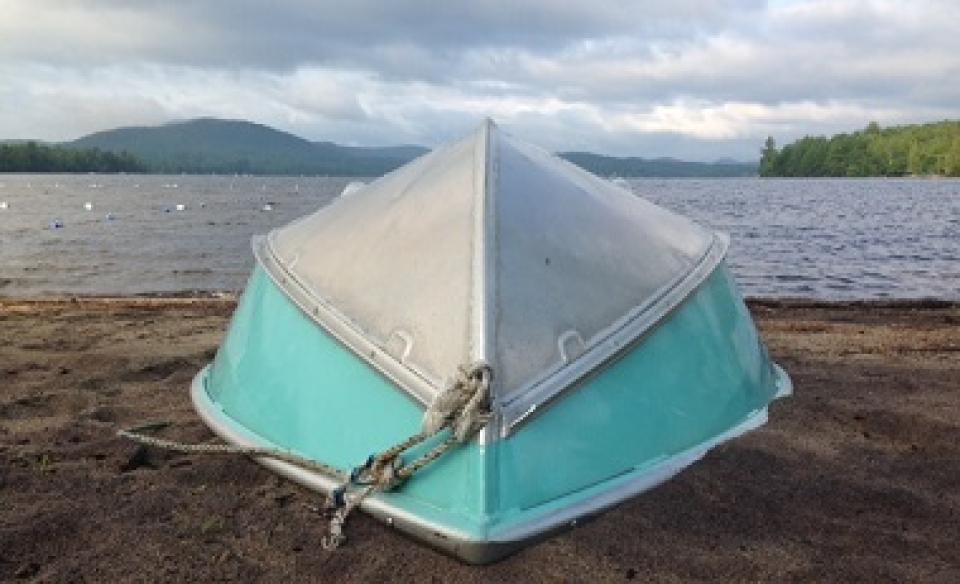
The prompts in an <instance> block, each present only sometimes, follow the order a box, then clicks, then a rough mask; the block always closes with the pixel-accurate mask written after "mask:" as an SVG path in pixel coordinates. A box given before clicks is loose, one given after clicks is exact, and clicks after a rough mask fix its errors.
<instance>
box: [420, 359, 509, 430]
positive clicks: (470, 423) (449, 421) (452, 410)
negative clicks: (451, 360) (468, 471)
mask: <svg viewBox="0 0 960 584" xmlns="http://www.w3.org/2000/svg"><path fill="white" fill-rule="evenodd" d="M492 378H493V370H492V369H491V367H490V365H489V364H487V363H485V362H483V361H479V362H477V363H474V364H472V365H468V366H465V365H461V366H460V367H459V368H458V370H457V376H456V377H455V378H454V379H453V380H452V381H450V382H448V383H447V387H446V388H445V389H444V390H443V391H441V392H440V393H439V394H437V396H436V397H435V398H434V400H433V403H431V404H430V407H428V408H427V411H426V412H424V414H423V422H422V432H423V433H424V434H426V435H428V436H432V435H433V434H436V433H437V432H439V431H440V430H442V429H444V428H447V427H449V428H451V429H452V430H453V434H454V435H455V436H456V437H457V442H466V440H467V439H468V438H470V437H472V436H473V435H474V434H475V433H476V432H477V431H478V430H479V429H480V428H481V427H482V426H483V424H484V423H485V422H486V417H485V415H486V413H487V407H488V404H487V401H488V397H489V396H488V395H487V394H488V391H489V388H490V381H491V380H492Z"/></svg>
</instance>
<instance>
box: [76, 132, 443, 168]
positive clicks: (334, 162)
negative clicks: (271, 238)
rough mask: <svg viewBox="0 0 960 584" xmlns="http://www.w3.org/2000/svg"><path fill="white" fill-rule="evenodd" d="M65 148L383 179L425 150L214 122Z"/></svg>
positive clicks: (102, 137) (194, 164) (101, 135)
mask: <svg viewBox="0 0 960 584" xmlns="http://www.w3.org/2000/svg"><path fill="white" fill-rule="evenodd" d="M67 145H68V146H71V147H75V148H91V147H93V148H99V149H101V150H111V151H115V152H121V151H122V152H129V153H131V154H133V155H134V156H136V157H138V158H140V159H141V160H143V161H144V162H145V163H146V165H147V166H148V167H149V169H150V171H151V172H163V173H180V172H186V173H210V172H213V173H249V174H288V175H289V174H327V175H338V176H377V175H381V174H384V173H386V172H388V171H390V170H393V169H394V168H397V167H398V166H401V165H402V164H405V163H406V162H408V161H410V160H412V159H413V158H416V157H417V156H419V155H421V154H423V153H424V152H426V151H427V149H426V148H422V147H420V146H394V147H386V148H359V147H350V146H341V145H339V144H334V143H332V142H311V141H309V140H305V139H303V138H300V137H299V136H294V135H293V134H290V133H287V132H282V131H280V130H277V129H274V128H271V127H268V126H264V125H262V124H255V123H252V122H247V121H243V120H220V119H215V118H200V119H196V120H189V121H184V122H171V123H168V124H163V125H161V126H154V127H129V128H117V129H115V130H106V131H103V132H97V133H95V134H90V135H89V136H84V137H83V138H80V139H78V140H74V141H73V142H69V143H68V144H67Z"/></svg>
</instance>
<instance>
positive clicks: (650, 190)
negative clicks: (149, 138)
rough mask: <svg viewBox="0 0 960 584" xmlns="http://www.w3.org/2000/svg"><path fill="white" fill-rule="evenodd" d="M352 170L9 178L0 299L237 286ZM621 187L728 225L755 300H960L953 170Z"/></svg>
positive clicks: (958, 200)
mask: <svg viewBox="0 0 960 584" xmlns="http://www.w3.org/2000/svg"><path fill="white" fill-rule="evenodd" d="M348 182H350V179H341V178H317V177H269V178H264V177H229V176H227V177H216V176H134V175H129V176H102V175H77V176H70V175H2V174H0V295H5V296H26V295H41V294H51V293H78V294H121V293H135V292H160V291H167V292H169V291H181V290H236V289H238V288H240V287H242V286H243V283H244V281H245V279H246V276H247V273H248V272H249V270H250V268H251V267H252V265H253V259H252V254H251V251H250V237H251V236H252V235H254V234H257V233H265V232H266V231H268V230H269V229H271V228H272V227H275V226H278V225H282V224H284V223H286V222H287V221H290V220H292V219H294V218H296V217H299V216H301V215H303V214H305V213H308V212H310V211H312V210H314V209H316V208H317V207H319V206H321V205H324V204H326V203H327V202H329V201H330V200H332V199H333V198H334V197H335V196H336V195H337V194H338V193H339V192H340V191H341V190H342V189H343V187H344V186H345V185H346V184H347V183H348ZM628 184H629V186H630V187H631V188H632V189H633V191H634V192H636V193H637V194H639V195H641V196H643V197H646V198H648V199H650V200H651V201H653V202H655V203H658V204H660V205H663V206H665V207H667V208H670V209H673V210H676V211H679V212H680V213H683V214H685V215H688V216H690V217H693V218H694V219H697V220H698V221H700V222H701V223H703V224H705V225H708V226H711V227H713V228H715V229H718V230H721V231H725V232H727V233H729V234H730V235H731V238H732V245H731V249H730V255H729V262H730V265H731V267H732V268H733V271H734V273H735V274H736V275H737V280H738V281H739V282H740V285H741V287H742V288H743V290H744V292H745V293H746V294H747V295H748V296H801V297H808V298H837V299H839V298H845V299H848V298H916V297H937V298H951V299H958V298H960V181H958V180H922V179H902V180H884V179H877V180H872V179H871V180H759V179H704V180H690V179H674V180H663V179H650V180H634V181H630V182H629V183H628ZM4 203H6V205H4ZM4 207H5V208H4Z"/></svg>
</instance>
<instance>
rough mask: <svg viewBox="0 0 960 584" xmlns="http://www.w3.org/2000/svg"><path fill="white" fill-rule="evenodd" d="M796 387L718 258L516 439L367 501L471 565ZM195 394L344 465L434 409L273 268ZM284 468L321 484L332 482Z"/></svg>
mask: <svg viewBox="0 0 960 584" xmlns="http://www.w3.org/2000/svg"><path fill="white" fill-rule="evenodd" d="M789 391H790V385H789V379H788V378H787V377H786V375H785V374H784V373H783V372H782V370H780V369H779V368H778V367H776V365H774V364H773V363H772V362H771V361H770V360H769V357H768V355H767V352H766V350H765V349H764V348H763V345H762V343H761V341H760V339H759V337H758V335H757V331H756V329H755V327H754V325H753V322H752V320H751V318H750V314H749V312H748V311H747V309H746V307H745V306H744V304H743V302H742V301H741V300H740V296H739V294H738V293H737V291H736V288H735V285H734V283H733V280H732V278H731V276H730V275H729V273H728V271H727V269H726V267H725V266H724V265H723V264H720V265H719V266H718V267H717V269H716V270H715V271H714V273H713V274H712V275H710V276H709V277H708V278H707V279H706V280H705V281H704V282H703V283H702V284H701V285H700V287H699V288H698V289H697V290H696V292H694V293H693V294H692V295H691V296H689V297H688V298H687V299H686V300H685V301H683V303H682V304H681V305H680V306H679V307H678V308H677V309H675V310H674V311H673V312H672V313H671V314H670V315H668V316H667V317H666V318H665V319H664V320H663V321H661V322H660V323H659V324H658V325H657V326H655V327H654V328H653V329H652V330H650V331H648V332H647V333H646V334H645V335H643V337H641V338H640V339H638V340H637V342H635V343H634V344H633V345H632V346H631V347H629V348H627V349H626V350H625V351H624V352H623V353H621V354H620V355H619V356H618V357H616V358H614V359H613V360H611V361H610V362H608V363H607V364H606V365H605V366H604V367H602V368H601V369H599V370H598V371H595V372H594V373H593V374H591V375H589V376H588V377H586V378H585V379H583V380H581V381H580V382H579V383H578V384H577V385H576V386H574V387H571V388H569V389H567V390H566V391H565V392H563V393H562V394H560V395H559V396H557V397H556V398H555V399H554V400H553V401H552V402H551V403H549V404H547V405H544V406H541V408H540V409H539V410H538V412H537V414H536V415H535V416H532V417H531V418H530V419H528V420H524V421H523V422H522V423H521V424H520V425H519V426H518V427H517V428H515V429H514V430H513V431H512V432H510V433H509V434H508V435H507V436H506V437H504V438H501V439H494V440H492V441H490V442H489V443H487V444H483V445H481V444H479V443H478V441H476V440H475V441H473V442H471V443H469V444H467V445H464V446H463V447H461V448H459V449H456V450H455V451H453V452H451V453H449V454H447V455H445V456H444V457H443V458H441V459H440V460H438V461H437V462H436V463H434V464H433V465H432V466H430V467H428V468H427V469H426V470H425V471H423V472H422V473H420V474H417V475H416V476H415V477H414V478H412V479H411V480H410V481H408V482H407V483H406V484H404V485H403V486H402V487H401V488H400V489H398V490H397V491H396V492H391V493H386V494H380V495H377V496H376V497H375V498H373V499H371V500H370V501H369V502H368V503H366V504H365V508H367V509H368V510H369V511H371V512H373V513H374V514H375V515H377V516H379V517H381V518H383V519H385V520H387V521H388V522H389V523H391V524H393V525H395V526H396V527H398V528H400V529H403V530H404V531H408V532H410V533H412V534H414V535H417V536H419V537H421V538H423V539H424V540H426V541H428V542H430V543H432V544H434V545H436V546H438V547H441V548H444V549H446V550H447V551H450V552H451V553H454V554H456V555H458V556H460V557H461V558H463V559H465V560H467V561H473V562H485V561H490V560H493V559H495V558H497V557H499V556H501V555H503V554H504V553H508V552H509V551H512V550H513V549H516V548H517V547H518V546H519V545H520V544H521V543H522V542H524V541H527V540H529V539H532V538H536V537H539V536H542V535H543V534H546V533H549V532H550V531H551V530H553V529H556V528H558V527H562V526H565V525H569V524H571V523H573V522H575V521H576V520H578V519H579V518H581V517H583V516H585V515H589V514H591V513H596V512H598V511H601V510H602V509H604V508H606V507H609V506H610V505H613V504H616V503H618V502H619V501H621V500H623V499H625V498H627V497H629V496H632V495H635V494H637V493H639V492H642V491H643V490H645V489H648V488H651V487H652V486H655V485H656V484H658V483H659V482H661V481H663V480H665V479H666V478H669V476H671V475H672V474H674V473H676V472H677V471H679V470H680V469H682V468H683V467H684V466H686V465H688V464H690V463H691V462H693V461H695V460H696V459H697V458H699V457H700V456H702V455H703V453H704V452H706V450H707V449H708V448H710V447H711V446H713V445H715V444H717V443H719V442H721V441H723V440H725V439H728V438H730V437H733V436H735V435H737V434H739V433H742V432H743V431H746V430H749V429H751V428H753V427H756V426H757V425H760V424H762V423H763V422H764V421H765V420H766V408H767V405H768V404H769V403H770V402H771V401H772V400H773V399H774V398H776V397H777V396H778V395H782V394H785V393H789ZM194 400H195V403H196V406H197V409H198V411H199V412H200V414H201V415H202V416H203V418H204V419H205V420H206V421H207V423H209V424H210V425H211V426H212V427H213V428H214V429H215V430H216V431H217V432H219V433H220V434H221V435H223V436H224V437H226V438H227V439H228V440H231V441H234V442H246V443H257V444H265V445H272V446H277V447H281V448H284V449H288V450H292V451H293V452H295V453H297V454H300V455H302V456H305V457H308V458H312V459H315V460H320V461H323V462H325V463H327V464H330V465H333V466H336V467H337V468H339V469H341V470H343V471H344V472H349V471H350V469H351V468H353V467H354V466H356V465H357V464H358V463H360V462H362V461H363V460H365V459H366V457H367V456H368V455H369V454H371V453H374V452H378V451H380V450H383V449H384V448H386V447H388V446H390V445H392V444H394V443H396V442H398V441H400V440H402V439H404V438H406V437H408V436H409V435H411V434H413V433H415V432H417V431H418V429H419V427H420V418H421V416H422V413H423V408H422V406H421V405H420V404H419V403H417V402H416V401H414V400H413V399H412V398H410V397H409V396H408V395H407V394H406V393H405V392H404V391H402V390H401V389H399V388H398V387H396V386H395V385H394V384H393V383H391V382H390V381H389V380H388V379H386V378H385V377H383V376H382V375H381V374H379V373H378V372H376V371H375V370H374V369H373V368H371V367H370V366H369V365H368V364H367V363H366V362H365V361H363V360H362V359H360V358H358V356H357V355H356V354H354V353H353V352H352V351H351V350H349V349H347V348H346V347H344V346H343V345H342V344H340V343H339V342H338V341H337V340H336V339H334V338H333V337H331V336H330V335H329V334H327V333H326V332H325V331H324V330H323V329H322V328H321V327H319V326H318V325H317V324H316V323H315V322H314V321H312V320H311V319H310V318H308V317H307V316H306V315H305V314H304V313H303V312H302V311H301V310H300V309H299V308H298V307H297V306H296V305H295V304H293V303H292V302H291V301H290V300H289V299H288V298H287V296H286V295H285V294H284V293H283V292H281V291H280V289H279V288H278V287H277V286H276V285H275V284H274V282H272V281H271V280H270V278H269V277H268V276H267V275H266V274H265V272H264V271H263V269H262V268H259V267H258V268H257V269H256V271H255V272H254V274H253V276H252V277H251V280H250V282H249V284H248V286H247V289H246V291H245V293H244V295H243V298H242V300H241V302H240V305H239V306H238V308H237V311H236V314H235V315H234V318H233V321H232V323H231V325H230V329H229V332H228V334H227V337H226V339H225V341H224V343H223V345H222V347H221V348H220V351H219V352H218V354H217V357H216V359H215V361H214V363H213V364H212V366H210V367H208V368H207V369H205V370H204V371H203V372H201V374H200V375H198V377H197V380H196V381H195V384H194ZM270 466H272V467H274V468H275V470H278V471H280V472H283V473H284V474H286V475H288V476H290V477H291V478H294V479H296V480H300V481H301V482H303V483H305V484H307V485H308V486H311V487H313V488H317V489H321V490H327V489H328V488H329V487H330V486H331V485H333V484H334V483H333V481H332V480H331V478H330V477H319V476H311V475H305V474H304V472H303V471H297V470H293V469H292V468H288V467H286V466H284V465H283V464H282V463H279V464H278V463H270Z"/></svg>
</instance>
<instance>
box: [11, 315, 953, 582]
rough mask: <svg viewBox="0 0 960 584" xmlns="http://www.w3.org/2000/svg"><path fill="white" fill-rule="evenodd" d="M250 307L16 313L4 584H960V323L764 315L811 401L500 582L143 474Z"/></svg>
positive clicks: (228, 462)
mask: <svg viewBox="0 0 960 584" xmlns="http://www.w3.org/2000/svg"><path fill="white" fill-rule="evenodd" d="M232 308H233V304H232V302H231V301H230V300H229V299H227V300H218V299H210V298H208V299H194V300H191V299H185V298H184V299H152V300H145V299H139V300H120V301H107V300H84V301H81V302H69V301H61V302H51V301H46V302H31V301H13V300H0V580H7V579H11V580H14V579H18V578H23V579H28V580H30V579H32V580H35V581H56V582H64V581H92V582H113V581H171V580H172V581H198V582H206V581H212V580H240V581H250V580H259V581H265V582H282V581H290V580H308V581H312V580H329V581H338V582H358V581H374V582H378V581H397V580H416V581H455V582H458V583H466V582H475V581H589V582H595V581H622V580H628V579H637V580H644V581H650V580H655V581H688V580H738V581H743V580H750V581H754V580H762V581H776V582H781V581H801V580H802V581H808V580H816V581H844V582H849V581H863V582H878V581H921V582H950V583H955V582H960V305H957V304H953V305H951V304H943V303H925V304H924V303H890V304H877V303H865V304H849V303H847V304H817V303H803V302H793V303H791V302H786V303H785V302H754V303H752V308H753V310H754V312H755V314H756V315H757V317H758V319H759V323H760V326H761V328H762V330H763V334H764V337H765V338H766V340H767V342H768V343H769V345H770V348H771V351H772V353H773V354H774V356H775V357H776V358H777V360H778V361H780V362H781V363H782V364H783V365H784V366H785V367H786V369H787V370H788V371H789V372H790V374H791V375H792V376H793V380H794V383H795V385H796V394H795V396H794V397H793V398H791V399H788V400H784V401H780V402H777V403H776V404H775V405H774V406H773V407H772V408H771V420H770V423H769V425H767V426H765V427H764V428H762V429H760V430H759V431H756V432H754V433H752V434H750V435H748V436H746V437H744V438H742V439H739V440H736V441H734V442H732V443H730V444H727V445H725V446H722V447H720V448H718V449H717V450H715V451H713V452H712V453H711V454H709V455H708V456H707V457H706V458H705V459H704V460H703V461H701V462H700V463H698V464H696V465H694V466H693V467H691V468H690V469H688V470H686V471H685V472H683V473H681V475H680V476H678V477H677V478H676V479H674V480H672V481H670V482H668V483H667V484H665V485H663V486H662V487H660V488H658V489H656V490H654V491H652V492H650V493H647V494H645V495H643V496H641V497H639V498H637V499H635V500H633V501H631V502H628V503H626V504H624V505H622V506H620V507H619V508H617V509H615V510H613V511H611V512H609V513H607V514H605V515H603V516H602V517H600V518H598V519H596V520H594V521H592V522H589V523H587V524H585V525H583V526H581V527H579V528H577V529H575V530H573V531H569V532H566V533H565V534H562V535H560V536H558V537H555V538H553V539H551V540H549V541H547V542H545V543H542V544H540V545H537V546H535V547H532V548H529V549H527V550H525V551H523V552H521V553H519V554H517V555H514V556H512V557H510V558H508V559H506V560H505V561H503V562H501V563H499V564H495V565H493V566H489V567H484V568H477V567H470V566H465V565H462V564H460V563H458V562H457V561H456V560H453V559H451V558H449V557H446V556H444V555H441V554H439V553H437V552H435V551H432V550H431V549H428V548H425V547H423V546H421V545H419V544H417V543H415V542H413V541H411V540H409V539H406V538H405V537H403V536H401V535H398V534H397V533H395V532H393V531H391V530H390V529H389V528H387V527H386V526H384V525H382V524H380V523H377V522H375V521H373V520H371V519H369V518H368V517H366V516H364V515H362V514H358V515H356V516H354V517H353V518H352V519H351V521H350V523H349V524H348V534H349V537H350V541H349V543H348V545H347V547H346V548H344V549H342V550H340V551H338V552H336V553H326V552H324V551H322V550H321V549H320V548H319V545H318V540H319V538H320V536H321V534H322V527H323V526H322V524H321V521H320V520H319V519H318V517H317V516H316V515H315V514H313V513H311V511H310V510H309V508H308V506H309V505H313V504H316V503H317V502H318V498H317V497H316V496H315V495H313V494H311V493H309V492H306V491H304V490H301V489H299V488H297V487H295V486H294V485H292V484H290V483H287V482H284V481H282V480H279V479H277V478H276V477H275V476H273V475H271V474H270V473H268V472H267V471H265V470H263V469H261V468H260V467H259V466H258V465H256V464H254V463H253V462H250V461H249V460H246V459H241V458H210V457H200V456H181V455H169V454H162V453H160V454H157V453H151V454H150V455H149V456H142V455H135V453H136V452H137V449H136V448H135V447H134V446H132V445H131V444H130V443H127V442H124V441H121V440H119V439H116V438H114V436H113V433H114V431H115V430H116V428H117V427H119V426H127V425H132V424H137V423H140V422H144V421H148V420H172V421H174V422H176V423H177V425H178V426H177V428H176V429H174V430H173V431H169V432H168V435H172V436H176V437H180V438H184V439H186V440H202V439H207V438H209V437H210V434H209V433H208V432H207V430H206V429H205V428H204V427H203V426H202V425H201V423H200V422H199V421H198V419H197V417H196V416H195V415H194V413H193V411H192V409H191V406H190V401H189V398H188V384H189V382H190V379H191V377H192V376H193V374H194V373H195V372H196V371H197V370H198V369H199V368H200V367H201V366H202V365H203V364H204V363H206V362H207V361H208V360H209V359H210V358H211V357H212V356H213V354H214V351H215V348H216V346H217V344H218V342H219V340H220V337H221V334H222V331H223V330H224V328H225V326H226V319H227V317H228V315H229V314H230V312H231V310H232Z"/></svg>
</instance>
